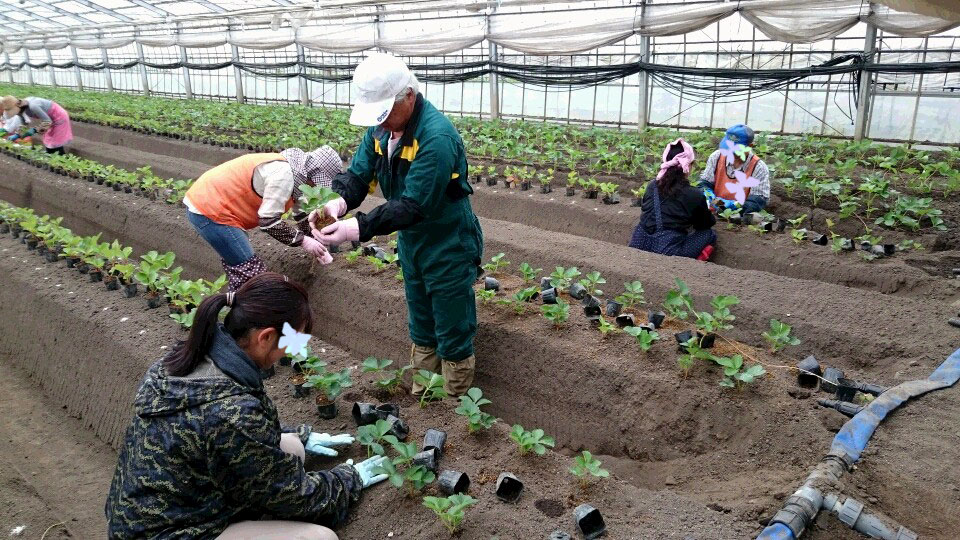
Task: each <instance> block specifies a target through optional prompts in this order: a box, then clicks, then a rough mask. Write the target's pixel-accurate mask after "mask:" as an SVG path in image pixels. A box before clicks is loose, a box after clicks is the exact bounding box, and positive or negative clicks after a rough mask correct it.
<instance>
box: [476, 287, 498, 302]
mask: <svg viewBox="0 0 960 540" xmlns="http://www.w3.org/2000/svg"><path fill="white" fill-rule="evenodd" d="M476 295H477V298H479V299H480V300H482V301H483V303H484V304H487V303H489V302H490V301H491V300H493V297H494V296H496V295H497V291H494V290H493V289H490V290H487V289H477V290H476Z"/></svg>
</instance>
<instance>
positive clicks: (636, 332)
mask: <svg viewBox="0 0 960 540" xmlns="http://www.w3.org/2000/svg"><path fill="white" fill-rule="evenodd" d="M623 331H624V332H626V333H627V334H629V335H631V336H633V337H634V338H635V339H636V340H637V345H639V346H640V350H641V351H643V352H647V351H649V350H650V347H653V344H654V342H656V341H657V340H659V339H660V334H658V333H657V332H655V331H653V330H647V329H646V328H641V327H639V326H628V327H626V328H624V329H623Z"/></svg>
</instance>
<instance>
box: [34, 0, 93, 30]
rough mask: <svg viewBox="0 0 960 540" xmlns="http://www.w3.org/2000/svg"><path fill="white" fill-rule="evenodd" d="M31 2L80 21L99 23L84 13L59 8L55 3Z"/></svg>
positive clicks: (36, 0) (35, 0)
mask: <svg viewBox="0 0 960 540" xmlns="http://www.w3.org/2000/svg"><path fill="white" fill-rule="evenodd" d="M30 3H31V4H36V5H38V6H40V7H44V8H47V9H50V10H53V11H55V12H57V13H59V14H60V15H64V16H66V17H72V18H74V19H77V20H78V21H81V22H84V23H86V24H97V23H95V22H93V21H91V20H90V19H88V18H86V17H84V16H83V15H80V14H79V13H71V12H69V11H67V10H65V9H62V8H58V7H57V6H55V5H53V4H48V3H46V2H39V1H38V0H30Z"/></svg>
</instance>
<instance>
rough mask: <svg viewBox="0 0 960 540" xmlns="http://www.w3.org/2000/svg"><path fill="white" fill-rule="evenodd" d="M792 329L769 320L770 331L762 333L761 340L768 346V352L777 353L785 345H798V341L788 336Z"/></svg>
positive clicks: (787, 325)
mask: <svg viewBox="0 0 960 540" xmlns="http://www.w3.org/2000/svg"><path fill="white" fill-rule="evenodd" d="M791 330H793V327H792V326H790V325H789V324H787V323H783V322H780V321H778V320H776V319H770V330H769V331H767V332H764V333H763V338H764V339H766V340H767V343H769V344H770V352H771V353H777V352H780V351H781V350H783V349H784V348H785V347H786V346H787V345H799V344H800V340H799V339H797V338H796V337H794V336H791V335H790V331H791Z"/></svg>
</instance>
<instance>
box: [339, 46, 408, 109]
mask: <svg viewBox="0 0 960 540" xmlns="http://www.w3.org/2000/svg"><path fill="white" fill-rule="evenodd" d="M413 81H416V77H415V76H414V75H413V73H412V72H411V71H410V69H409V68H407V65H406V64H404V63H403V60H401V59H399V58H397V57H396V56H393V55H392V54H385V53H372V54H371V55H370V56H368V57H366V58H365V59H364V60H363V62H360V64H359V65H358V66H357V69H356V70H355V71H354V72H353V86H354V87H355V88H356V90H357V94H358V95H357V102H356V103H354V105H353V112H351V113H350V123H351V124H353V125H355V126H378V125H380V124H382V123H383V121H384V120H386V119H387V117H388V116H390V111H392V110H393V104H394V102H395V99H396V96H397V94H399V93H400V92H401V91H402V90H403V89H404V88H407V87H411V86H413V84H411V83H413Z"/></svg>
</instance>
